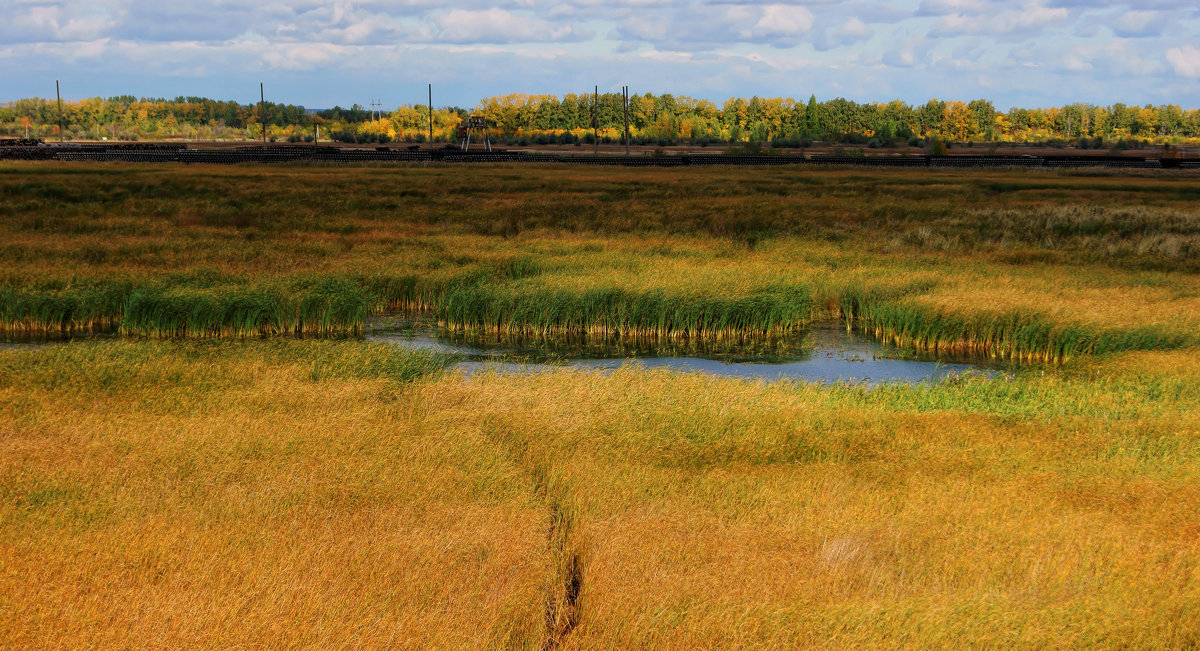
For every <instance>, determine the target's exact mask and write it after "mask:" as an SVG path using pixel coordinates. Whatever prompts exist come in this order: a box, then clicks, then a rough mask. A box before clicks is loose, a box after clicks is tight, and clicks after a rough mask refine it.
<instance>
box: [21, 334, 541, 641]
mask: <svg viewBox="0 0 1200 651" xmlns="http://www.w3.org/2000/svg"><path fill="white" fill-rule="evenodd" d="M147 345H149V344H105V345H102V346H100V347H99V348H97V349H96V350H94V351H89V352H87V353H75V352H73V351H72V352H63V351H57V350H53V351H52V350H46V351H33V352H28V353H25V352H11V351H4V352H2V353H0V354H2V355H8V356H16V357H23V358H24V359H26V360H29V361H28V366H26V367H25V368H26V369H27V370H26V371H23V372H20V373H19V374H16V375H14V373H13V372H12V369H11V367H8V368H5V370H4V372H3V375H2V378H3V382H2V383H0V386H2V387H3V388H0V478H2V479H0V482H2V483H0V485H2V489H0V490H2V493H3V496H4V499H3V501H2V502H0V522H2V523H3V525H2V526H0V565H2V566H3V568H4V571H3V574H2V575H0V638H3V639H4V640H5V641H6V642H5V644H6V645H11V646H12V647H16V648H21V647H25V648H45V647H67V648H78V647H81V646H89V647H111V646H126V645H133V646H180V645H184V646H276V645H280V644H287V645H302V646H364V645H365V646H370V647H394V646H409V647H420V646H430V645H439V646H448V647H460V646H476V647H488V646H496V645H514V646H536V645H537V644H538V643H540V640H541V637H542V635H543V631H544V627H545V625H544V616H545V602H546V599H547V596H546V595H547V591H548V586H546V585H545V574H546V572H545V567H546V564H547V562H548V561H547V543H546V537H545V531H546V528H547V526H548V524H547V518H548V515H547V512H546V510H545V509H544V508H542V506H541V505H540V504H539V502H538V501H537V500H536V499H535V497H534V496H533V495H532V493H531V491H530V489H529V487H528V485H527V479H526V478H525V477H524V475H523V473H522V470H521V469H520V468H519V467H517V466H514V464H513V463H512V462H511V461H509V460H508V459H507V457H505V456H504V455H502V454H498V453H495V452H494V451H493V452H491V453H489V452H488V450H489V447H488V446H487V445H480V442H479V441H478V440H475V439H472V438H471V437H470V435H469V434H468V433H464V432H461V431H460V432H449V431H445V430H442V429H437V428H431V427H429V426H428V422H427V419H426V418H424V417H423V416H422V414H421V413H420V411H419V409H418V408H417V406H415V405H413V404H412V403H411V402H409V401H407V400H403V399H400V398H399V397H398V396H397V391H398V389H397V386H396V385H395V384H394V383H393V382H392V381H390V380H382V379H364V380H353V379H340V380H339V379H324V380H320V381H314V380H313V379H312V377H311V376H312V373H311V371H310V369H309V368H308V366H307V363H306V360H305V359H304V358H303V355H305V354H308V353H310V352H311V351H308V350H306V351H304V352H303V353H301V355H302V357H301V358H300V359H299V360H296V361H291V362H284V363H281V361H280V360H279V359H278V357H279V355H278V351H273V352H270V354H264V352H263V351H261V350H259V349H258V347H256V346H253V345H243V346H238V345H234V346H231V347H230V348H229V349H221V350H219V351H218V350H217V349H215V348H209V349H190V350H184V351H180V350H177V349H174V348H173V347H166V348H161V347H156V348H154V349H153V351H147V350H144V347H145V346H147ZM304 345H305V346H307V347H313V346H317V347H321V346H326V347H328V346H334V347H337V346H341V347H343V348H344V347H345V346H347V345H349V344H338V345H333V344H323V343H320V342H308V343H305V344H304ZM283 352H284V353H286V354H287V355H296V354H297V352H299V351H298V350H297V348H296V347H285V349H284V350H283ZM330 352H331V353H332V357H333V358H334V359H335V360H336V359H338V352H337V351H330ZM45 357H50V358H51V359H44V358H45ZM81 361H83V362H89V363H90V364H89V371H88V372H87V374H84V373H80V372H79V371H78V370H77V369H76V368H75V367H74V364H76V363H80V362H81ZM110 373H111V374H112V375H111V376H109V375H108V374H110ZM98 378H99V379H102V378H107V379H108V385H107V386H106V387H104V386H101V387H97V385H96V381H97V379H98ZM101 381H103V380H101Z"/></svg>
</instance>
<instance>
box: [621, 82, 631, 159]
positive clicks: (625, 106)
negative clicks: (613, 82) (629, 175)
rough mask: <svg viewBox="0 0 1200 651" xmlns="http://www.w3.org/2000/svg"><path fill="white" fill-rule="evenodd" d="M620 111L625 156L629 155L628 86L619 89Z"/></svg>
mask: <svg viewBox="0 0 1200 651" xmlns="http://www.w3.org/2000/svg"><path fill="white" fill-rule="evenodd" d="M621 109H622V110H623V111H624V112H625V155H626V156H628V155H629V86H622V87H621Z"/></svg>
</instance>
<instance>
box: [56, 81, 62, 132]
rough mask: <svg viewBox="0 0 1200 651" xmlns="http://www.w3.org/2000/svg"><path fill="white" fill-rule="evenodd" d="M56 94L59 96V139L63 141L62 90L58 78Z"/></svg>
mask: <svg viewBox="0 0 1200 651" xmlns="http://www.w3.org/2000/svg"><path fill="white" fill-rule="evenodd" d="M54 94H55V95H57V96H58V141H59V142H62V141H63V113H62V91H60V90H59V89H58V80H57V79H55V80H54Z"/></svg>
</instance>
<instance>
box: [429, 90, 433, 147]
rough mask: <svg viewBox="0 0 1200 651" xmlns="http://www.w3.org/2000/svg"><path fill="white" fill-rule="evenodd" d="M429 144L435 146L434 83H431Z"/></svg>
mask: <svg viewBox="0 0 1200 651" xmlns="http://www.w3.org/2000/svg"><path fill="white" fill-rule="evenodd" d="M429 146H430V147H432V146H433V84H429Z"/></svg>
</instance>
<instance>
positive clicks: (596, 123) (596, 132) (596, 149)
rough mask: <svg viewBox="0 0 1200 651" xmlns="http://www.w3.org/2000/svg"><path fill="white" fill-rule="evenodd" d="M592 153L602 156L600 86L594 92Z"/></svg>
mask: <svg viewBox="0 0 1200 651" xmlns="http://www.w3.org/2000/svg"><path fill="white" fill-rule="evenodd" d="M592 153H593V154H594V155H596V156H599V155H600V86H599V85H597V86H596V88H595V89H594V90H593V91H592Z"/></svg>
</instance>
